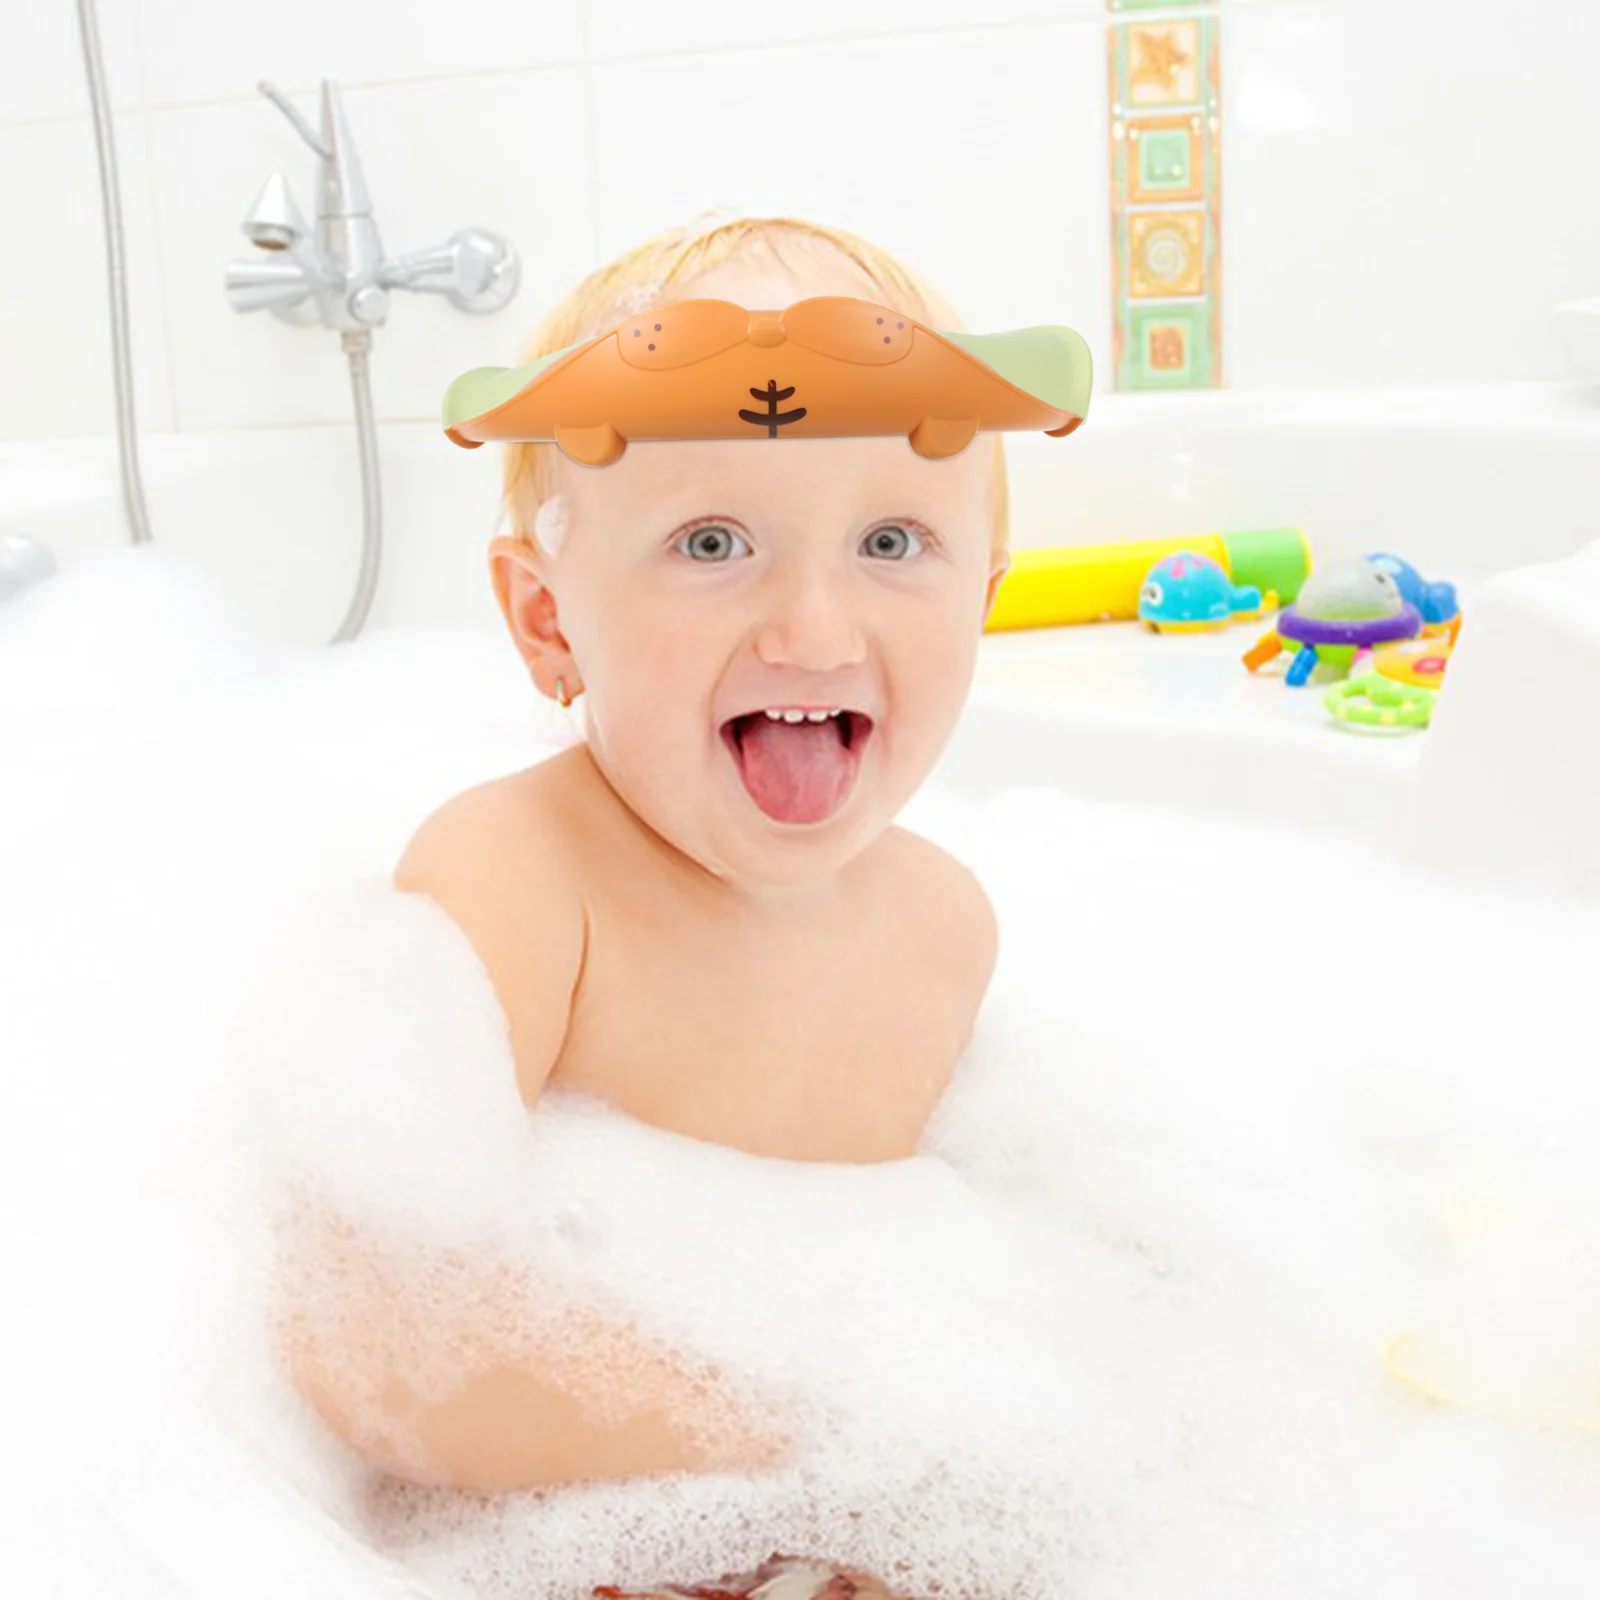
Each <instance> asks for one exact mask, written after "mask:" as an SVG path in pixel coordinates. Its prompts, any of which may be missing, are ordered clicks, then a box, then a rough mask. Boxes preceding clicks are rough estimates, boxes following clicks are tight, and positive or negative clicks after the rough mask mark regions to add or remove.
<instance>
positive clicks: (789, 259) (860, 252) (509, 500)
mask: <svg viewBox="0 0 1600 1600" xmlns="http://www.w3.org/2000/svg"><path fill="white" fill-rule="evenodd" d="M713 214H714V213H713ZM763 249H764V250H765V251H766V252H767V253H768V254H769V255H770V256H771V257H772V258H773V259H774V260H776V262H777V263H778V265H779V266H780V267H781V268H783V269H785V270H787V271H788V272H790V273H791V274H792V275H793V276H794V277H795V279H796V281H797V282H799V283H804V282H805V279H806V269H807V267H814V266H817V265H823V264H826V265H838V264H840V263H846V264H849V265H852V266H854V267H855V268H856V269H857V270H858V271H859V272H860V273H861V274H862V276H863V277H864V278H865V279H866V280H867V282H868V284H870V285H871V288H872V295H871V298H873V299H875V300H876V301H877V302H878V303H879V304H880V305H885V306H888V307H890V308H891V309H892V310H895V311H899V312H902V313H904V314H905V315H907V316H912V317H915V318H916V319H917V320H918V321H919V322H922V323H925V324H927V325H928V326H929V327H934V328H939V329H941V330H949V331H951V332H955V333H963V332H965V331H966V328H965V325H964V324H963V323H962V322H961V321H960V319H959V318H958V317H957V316H956V314H955V312H954V311H953V310H952V308H951V307H950V305H949V303H948V302H947V301H946V300H945V299H944V298H943V296H942V295H940V294H939V293H938V292H937V291H936V290H934V289H933V288H931V287H930V286H929V285H927V284H925V283H924V282H923V281H922V279H921V278H919V277H918V276H917V275H916V274H915V273H914V272H912V271H911V269H910V268H909V267H906V266H903V265H902V264H901V263H900V262H898V261H896V260H895V258H894V257H893V256H892V255H890V254H889V252H888V251H887V250H883V249H880V248H879V247H878V246H877V245H874V244H871V243H869V242H868V241H867V240H865V239H862V238H860V237H859V236H858V235H856V234H853V233H847V232H845V231H844V230H843V229H842V228H828V227H824V226H822V225H821V224H820V223H814V222H803V221H801V220H799V219H798V218H795V217H740V218H736V219H734V220H732V221H728V222H722V223H718V224H715V225H712V224H709V223H708V222H707V221H706V219H705V217H704V216H702V217H701V218H697V219H696V220H695V221H694V222H692V223H689V224H688V225H687V226H683V227H677V228H669V229H667V230H666V231H665V232H663V233H658V234H656V235H655V237H654V238H651V239H647V240H645V242H644V243H643V244H640V245H636V246H635V247H634V248H633V249H632V250H629V251H627V252H626V253H625V254H623V255H621V256H618V257H617V259H616V260H615V261H613V262H612V263H611V264H610V265H609V266H605V267H601V268H600V269H599V270H598V271H595V272H592V273H590V274H589V276H588V277H587V278H585V279H584V280H583V282H582V283H580V284H579V285H578V286H577V288H575V289H574V290H572V291H571V293H569V294H568V295H567V296H566V298H565V299H564V300H562V301H561V302H560V303H559V304H558V305H557V306H556V307H555V309H554V310H552V311H551V312H550V313H549V315H548V316H546V317H545V319H544V321H543V322H542V323H540V325H539V327H538V329H537V330H536V331H535V333H534V335H533V337H532V339H531V340H530V341H529V343H528V345H527V348H526V349H525V350H524V352H523V354H522V360H523V361H525V362H527V361H533V360H536V359H537V358H538V357H540V356H544V355H549V354H551V353H552V352H554V351H556V350H563V349H565V348H566V347H567V346H568V345H572V344H578V343H580V342H581V341H582V340H584V339H592V338H595V337H596V336H597V335H599V334H602V333H605V332H607V331H608V330H609V329H611V328H613V327H615V326H616V325H617V324H618V323H619V322H621V321H623V320H624V319H625V318H627V317H629V316H637V315H638V314H639V313H640V312H642V311H648V310H651V309H653V308H654V307H656V306H664V305H671V304H672V303H673V302H674V301H676V300H678V299H682V298H684V297H683V295H682V294H681V293H678V292H677V291H679V290H680V289H682V288H685V287H688V286H691V285H693V283H694V282H695V281H696V280H697V279H698V278H700V277H702V276H704V275H705V274H707V273H709V272H711V271H713V270H714V269H715V268H717V267H720V266H722V265H723V264H724V263H726V262H730V261H740V262H742V261H746V260H749V259H751V258H752V257H754V256H755V255H756V254H757V253H758V252H759V251H761V250H763ZM752 309H759V308H752ZM991 439H992V444H991V449H992V452H993V458H992V462H991V467H990V474H989V525H990V543H991V546H992V548H993V550H994V551H995V552H996V553H997V554H998V553H1000V552H1002V551H1004V549H1005V548H1006V543H1007V538H1008V535H1009V524H1010V494H1009V490H1008V485H1007V479H1006V458H1005V447H1004V444H1003V442H1002V436H1001V435H1000V434H998V433H996V434H993V435H991ZM560 455H561V450H560V447H559V446H558V445H555V444H552V443H548V442H545V441H541V440H524V441H519V442H514V443H511V444H508V445H507V446H506V451H505V458H504V475H503V483H502V510H503V514H504V517H505V520H506V522H507V523H508V524H509V531H510V533H511V536H512V537H513V538H515V539H516V540H517V542H518V543H521V544H526V545H529V546H532V545H534V544H536V543H538V542H539V541H538V540H537V538H536V534H535V527H534V525H535V522H536V520H537V518H538V515H539V510H540V508H541V506H544V505H545V504H546V503H547V502H548V501H549V500H550V497H551V496H552V495H554V494H555V493H556V490H557V478H556V472H557V463H558V461H559V459H560Z"/></svg>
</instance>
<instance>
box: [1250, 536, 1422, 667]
mask: <svg viewBox="0 0 1600 1600" xmlns="http://www.w3.org/2000/svg"><path fill="white" fill-rule="evenodd" d="M1421 630H1422V617H1421V614H1420V613H1419V612H1418V611H1417V608H1416V607H1415V606H1413V605H1409V604H1407V602H1406V601H1405V600H1404V599H1403V598H1402V597H1401V594H1400V589H1399V586H1398V585H1397V584H1396V583H1395V580H1394V578H1393V577H1392V576H1391V575H1390V574H1389V573H1387V572H1385V571H1384V570H1383V569H1382V568H1381V567H1378V566H1374V565H1373V564H1372V563H1371V562H1369V561H1367V560H1365V559H1363V558H1361V557H1357V558H1356V559H1355V560H1352V561H1338V562H1335V563H1334V564H1333V565H1332V566H1329V567H1325V568H1323V569H1322V570H1321V571H1319V572H1314V573H1313V574H1312V575H1311V577H1310V578H1308V579H1307V580H1306V584H1305V587H1304V588H1303V589H1301V591H1300V596H1299V599H1298V600H1297V601H1296V602H1295V603H1294V604H1293V605H1292V606H1286V607H1285V608H1284V609H1283V610H1282V611H1281V612H1279V613H1278V621H1277V625H1276V627H1274V628H1273V630H1272V631H1271V632H1270V633H1266V634H1263V635H1262V637H1261V638H1260V639H1259V640H1257V641H1256V643H1255V644H1254V645H1253V646H1251V648H1250V649H1249V650H1248V651H1246V652H1245V656H1244V664H1245V665H1246V666H1247V667H1248V668H1249V669H1250V670H1251V671H1252V672H1258V671H1259V670H1260V669H1261V668H1262V667H1264V666H1265V665H1266V664H1267V663H1268V662H1269V661H1272V660H1273V659H1275V658H1276V657H1277V656H1279V655H1281V654H1282V653H1283V650H1284V641H1285V640H1287V641H1289V643H1291V644H1295V645H1298V646H1299V649H1298V651H1297V652H1296V654H1295V658H1294V660H1293V661H1292V662H1291V663H1290V665H1289V670H1288V672H1287V674H1286V675H1285V678H1284V682H1285V683H1287V684H1288V686H1289V687H1290V688H1291V689H1299V688H1301V687H1303V686H1304V685H1305V684H1306V683H1307V682H1309V681H1310V678H1311V674H1312V672H1313V671H1314V670H1315V669H1316V667H1317V666H1318V664H1319V663H1325V664H1327V665H1329V666H1331V667H1332V668H1334V670H1336V671H1338V672H1340V673H1341V674H1345V675H1348V674H1351V673H1354V672H1360V671H1362V670H1364V669H1365V667H1366V665H1367V658H1368V656H1369V653H1370V652H1371V650H1372V649H1373V647H1374V646H1376V645H1380V644H1389V643H1392V642H1393V641H1394V640H1397V639H1410V638H1414V637H1415V636H1416V635H1417V634H1418V633H1419V632H1421Z"/></svg>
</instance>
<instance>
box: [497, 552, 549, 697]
mask: <svg viewBox="0 0 1600 1600" xmlns="http://www.w3.org/2000/svg"><path fill="white" fill-rule="evenodd" d="M489 578H490V581H491V582H492V583H493V584H494V594H495V599H496V600H498V601H499V603H500V614H501V615H502V616H503V617H504V618H505V619H506V626H507V627H508V628H509V629H510V630H511V637H512V639H513V640H514V641H515V643H516V646H517V649H518V650H520V651H521V652H522V655H523V657H524V658H525V659H526V660H527V662H528V664H529V665H530V666H531V665H532V664H533V663H534V661H535V660H536V659H537V657H538V656H539V655H541V654H542V653H543V652H544V651H545V650H546V649H548V648H549V647H550V645H552V644H560V643H564V641H562V639H561V634H560V631H559V629H558V627H557V625H556V601H555V596H554V595H553V594H551V592H550V590H549V587H548V586H547V585H546V583H545V581H544V577H543V574H542V573H541V572H540V570H539V560H538V557H537V555H536V554H535V553H534V552H533V551H531V550H530V549H529V548H528V547H527V545H525V544H523V543H521V542H520V541H519V540H517V539H513V538H509V537H505V536H502V537H500V538H497V539H494V540H492V541H491V542H490V544H489Z"/></svg>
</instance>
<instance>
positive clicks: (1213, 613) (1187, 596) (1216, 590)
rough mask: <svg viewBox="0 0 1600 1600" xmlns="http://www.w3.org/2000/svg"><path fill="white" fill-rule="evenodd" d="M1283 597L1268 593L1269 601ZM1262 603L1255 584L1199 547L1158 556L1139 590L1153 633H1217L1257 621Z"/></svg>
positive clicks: (1146, 622) (1143, 619)
mask: <svg viewBox="0 0 1600 1600" xmlns="http://www.w3.org/2000/svg"><path fill="white" fill-rule="evenodd" d="M1277 603H1278V597H1277V596H1276V595H1268V596H1267V599H1266V601H1265V604H1266V605H1268V606H1274V605H1276V604H1277ZM1262 607H1263V601H1262V597H1261V591H1260V590H1259V589H1258V588H1256V586H1255V585H1254V584H1235V583H1232V582H1230V581H1229V578H1228V574H1227V573H1226V572H1224V571H1223V569H1222V567H1221V565H1220V563H1218V562H1215V561H1213V560H1212V559H1211V557H1210V556H1202V555H1198V554H1196V553H1195V552H1194V551H1193V550H1180V551H1179V552H1178V553H1177V555H1175V556H1167V557H1165V558H1164V559H1162V560H1160V561H1158V562H1156V564H1155V565H1154V566H1153V567H1152V568H1151V569H1150V571H1149V572H1148V573H1147V574H1146V575H1145V580H1144V587H1143V588H1141V589H1140V590H1139V620H1140V621H1141V622H1142V623H1143V624H1144V625H1145V627H1147V628H1148V629H1150V631H1151V632H1152V633H1214V632H1216V631H1217V630H1218V629H1219V628H1226V627H1227V626H1228V624H1229V623H1230V622H1244V621H1253V620H1254V619H1255V618H1256V617H1259V616H1260V615H1261V612H1262Z"/></svg>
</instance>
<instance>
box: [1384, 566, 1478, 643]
mask: <svg viewBox="0 0 1600 1600" xmlns="http://www.w3.org/2000/svg"><path fill="white" fill-rule="evenodd" d="M1367 560H1368V561H1370V562H1371V563H1372V564H1373V565H1374V566H1376V567H1381V568H1382V569H1383V570H1384V571H1385V572H1387V573H1388V574H1389V576H1390V577H1391V578H1393V579H1394V581H1395V587H1396V588H1398V589H1399V591H1400V598H1401V599H1402V600H1404V601H1405V602H1406V604H1407V605H1413V606H1415V607H1416V608H1417V611H1418V614H1419V615H1420V616H1421V617H1422V629H1423V632H1424V633H1427V632H1431V631H1440V630H1442V629H1444V628H1446V627H1448V626H1449V625H1450V624H1451V623H1453V622H1455V621H1456V619H1457V618H1458V617H1460V615H1461V607H1460V606H1459V605H1458V604H1457V602H1456V586H1455V585H1454V584H1453V583H1429V582H1428V581H1427V579H1426V578H1424V577H1423V576H1422V574H1421V573H1420V572H1418V571H1417V569H1416V568H1415V567H1414V566H1412V565H1411V563H1410V562H1409V561H1402V560H1401V559H1400V557H1399V556H1393V555H1389V554H1388V553H1387V552H1385V551H1381V550H1380V551H1378V552H1376V553H1375V554H1373V555H1369V556H1368V557H1367Z"/></svg>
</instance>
